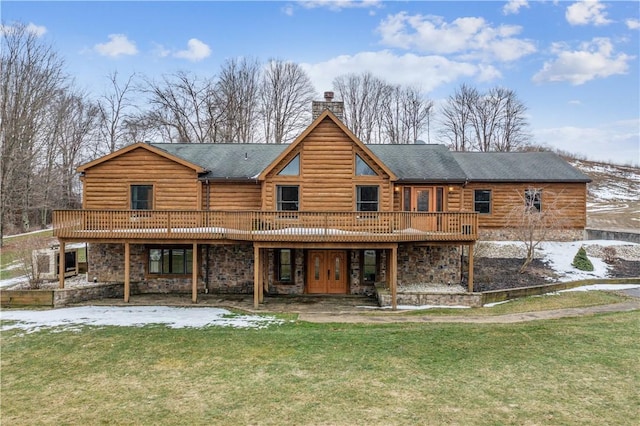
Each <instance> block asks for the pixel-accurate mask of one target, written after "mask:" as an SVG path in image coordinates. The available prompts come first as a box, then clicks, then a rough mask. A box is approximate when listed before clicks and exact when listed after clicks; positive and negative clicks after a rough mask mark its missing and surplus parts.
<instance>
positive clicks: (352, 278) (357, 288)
mask: <svg viewBox="0 0 640 426" xmlns="http://www.w3.org/2000/svg"><path fill="white" fill-rule="evenodd" d="M361 254H362V251H361V250H350V251H349V271H348V272H349V293H350V294H358V295H363V296H372V295H374V294H375V291H376V290H375V287H374V285H373V283H371V284H369V283H365V282H363V281H362V273H361V271H360V266H361V264H362V259H360V255H361ZM378 267H379V265H378Z"/></svg>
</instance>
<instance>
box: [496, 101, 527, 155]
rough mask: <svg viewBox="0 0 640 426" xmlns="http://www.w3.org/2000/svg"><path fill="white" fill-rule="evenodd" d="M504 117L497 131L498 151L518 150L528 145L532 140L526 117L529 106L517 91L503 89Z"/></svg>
mask: <svg viewBox="0 0 640 426" xmlns="http://www.w3.org/2000/svg"><path fill="white" fill-rule="evenodd" d="M502 90H504V91H505V92H506V93H505V94H504V96H503V97H502V99H503V101H502V103H503V109H502V111H503V119H502V122H501V126H500V127H499V128H498V131H497V132H496V136H495V140H494V149H495V150H496V151H505V152H508V151H516V150H519V149H522V148H524V147H526V146H527V145H528V144H529V141H530V140H531V134H530V133H529V130H528V127H529V123H528V121H527V118H526V113H527V107H526V105H525V104H524V103H523V102H522V101H520V100H519V99H518V97H517V96H516V94H515V92H513V91H512V90H508V89H502Z"/></svg>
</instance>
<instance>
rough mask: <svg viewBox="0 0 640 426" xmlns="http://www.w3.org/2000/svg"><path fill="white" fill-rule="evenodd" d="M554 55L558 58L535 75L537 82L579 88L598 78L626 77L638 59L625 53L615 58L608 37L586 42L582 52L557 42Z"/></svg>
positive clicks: (553, 47)
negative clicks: (561, 82) (564, 84)
mask: <svg viewBox="0 0 640 426" xmlns="http://www.w3.org/2000/svg"><path fill="white" fill-rule="evenodd" d="M552 52H553V53H554V54H555V55H556V59H555V60H553V61H548V62H545V63H544V65H543V67H542V69H541V70H540V71H538V72H537V73H536V74H535V75H534V76H533V81H534V82H536V83H543V82H550V81H568V82H570V83H571V84H573V85H574V86H577V85H580V84H584V83H586V82H587V81H590V80H593V79H595V78H605V77H609V76H611V75H615V74H626V72H627V70H628V68H629V66H628V62H629V61H631V60H632V59H633V58H634V57H633V56H629V55H626V54H624V53H619V54H617V55H615V54H614V53H613V44H612V43H611V41H610V40H609V39H608V38H594V39H593V40H592V41H590V42H585V43H582V45H581V46H580V49H579V50H570V49H569V48H568V47H567V46H566V45H564V44H561V43H555V44H554V45H553V46H552Z"/></svg>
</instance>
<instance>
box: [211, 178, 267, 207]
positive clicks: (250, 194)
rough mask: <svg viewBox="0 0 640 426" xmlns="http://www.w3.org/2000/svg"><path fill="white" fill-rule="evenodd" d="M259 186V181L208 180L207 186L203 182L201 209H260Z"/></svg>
mask: <svg viewBox="0 0 640 426" xmlns="http://www.w3.org/2000/svg"><path fill="white" fill-rule="evenodd" d="M261 188H262V186H261V185H260V183H259V182H257V183H256V182H248V183H239V182H210V183H209V185H208V187H207V185H206V184H204V185H202V190H203V192H204V193H203V194H202V210H229V211H233V210H235V211H247V210H260V207H261V205H262V200H261V199H260V195H261ZM207 191H208V194H207ZM207 196H208V201H207ZM207 202H208V205H207Z"/></svg>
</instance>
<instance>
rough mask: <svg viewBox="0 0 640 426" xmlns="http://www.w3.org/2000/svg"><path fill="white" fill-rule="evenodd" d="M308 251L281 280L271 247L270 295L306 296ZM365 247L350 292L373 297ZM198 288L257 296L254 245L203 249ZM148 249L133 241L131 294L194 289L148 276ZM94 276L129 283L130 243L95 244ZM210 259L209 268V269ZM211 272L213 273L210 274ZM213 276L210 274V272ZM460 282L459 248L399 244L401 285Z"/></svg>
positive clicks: (353, 255) (356, 259)
mask: <svg viewBox="0 0 640 426" xmlns="http://www.w3.org/2000/svg"><path fill="white" fill-rule="evenodd" d="M304 253H305V252H304V250H295V270H294V282H293V283H292V284H287V283H278V282H275V271H274V263H275V262H274V250H268V255H267V259H268V266H267V267H268V277H267V280H268V283H269V286H268V288H269V293H270V294H274V295H275V294H303V293H304V288H305V278H306V277H305V268H306V265H305V255H304ZM360 255H361V251H360V250H349V251H348V256H349V257H348V259H349V264H348V268H347V274H348V280H349V293H350V294H357V295H372V294H374V293H375V290H374V286H373V284H368V283H364V282H362V277H361V271H360V268H361V259H360ZM197 256H198V277H199V279H198V292H204V291H205V286H206V288H208V291H209V292H210V293H221V294H224V293H227V294H251V293H252V292H253V245H252V244H236V245H211V246H209V248H208V259H207V248H206V246H200V247H199V249H198V254H197ZM146 258H147V256H146V247H145V246H144V245H141V244H131V270H130V280H131V294H140V293H191V286H192V284H191V276H190V275H184V276H175V277H160V276H159V277H153V276H145V262H146V261H147V260H146ZM88 261H89V275H88V276H89V279H90V280H91V279H93V278H96V280H97V281H98V282H101V283H122V282H124V245H123V244H90V245H89V258H88ZM207 263H208V267H207ZM386 266H387V258H386V254H385V252H384V251H381V252H380V255H379V256H378V273H377V280H378V282H381V281H385V279H386ZM207 271H208V272H207ZM207 274H208V276H207ZM459 282H460V255H459V251H458V247H457V246H449V245H439V246H417V245H413V244H403V245H400V246H399V247H398V284H399V285H411V284H425V283H438V284H452V283H459Z"/></svg>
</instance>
